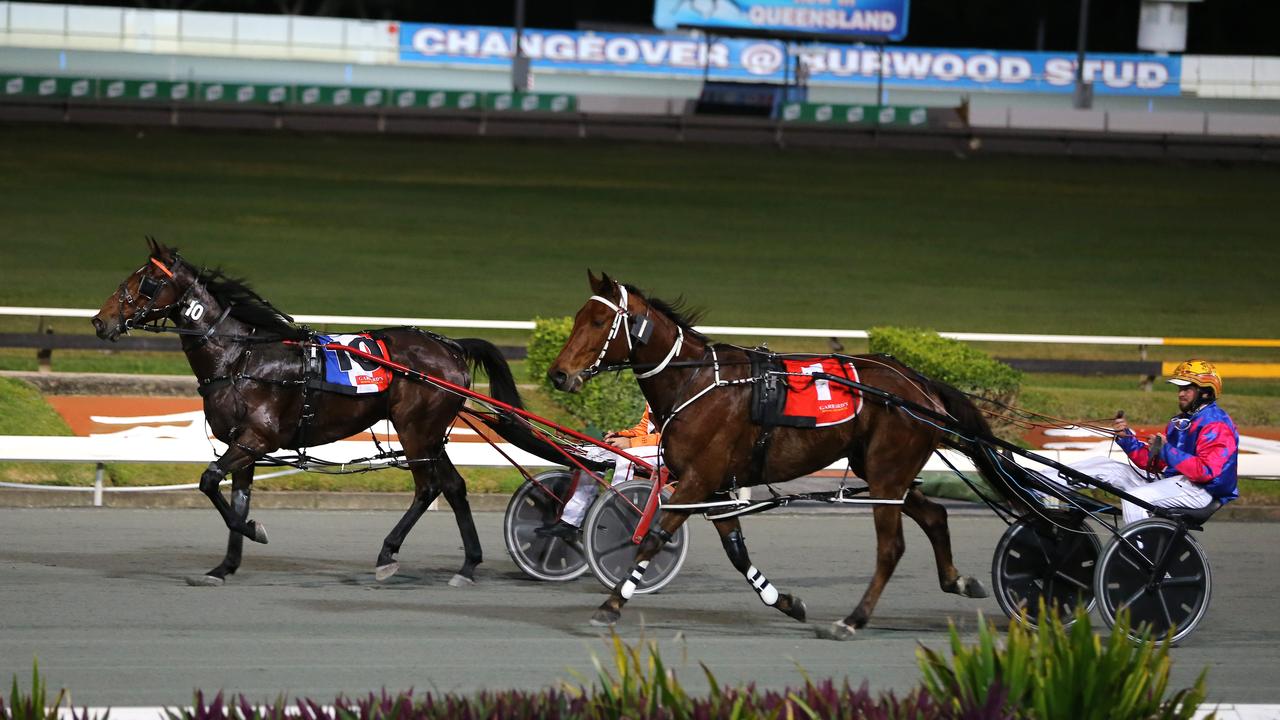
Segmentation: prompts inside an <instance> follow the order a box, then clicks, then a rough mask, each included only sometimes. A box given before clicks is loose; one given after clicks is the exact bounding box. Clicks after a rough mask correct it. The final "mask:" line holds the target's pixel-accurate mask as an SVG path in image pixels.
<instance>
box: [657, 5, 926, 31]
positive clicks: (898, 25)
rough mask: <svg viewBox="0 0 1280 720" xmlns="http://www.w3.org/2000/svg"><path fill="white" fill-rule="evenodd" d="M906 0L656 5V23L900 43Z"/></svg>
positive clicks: (672, 27) (670, 26) (667, 26)
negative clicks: (846, 36)
mask: <svg viewBox="0 0 1280 720" xmlns="http://www.w3.org/2000/svg"><path fill="white" fill-rule="evenodd" d="M907 6H908V0H655V2H654V3H653V24H654V26H655V27H659V28H663V29H664V30H675V29H676V28H677V27H679V26H681V25H684V26H693V27H704V28H725V29H726V30H727V31H729V30H732V29H734V28H738V29H744V30H756V31H770V32H787V33H818V34H823V35H851V36H858V37H865V38H877V39H879V38H883V39H885V40H901V39H903V38H904V37H906V36H907Z"/></svg>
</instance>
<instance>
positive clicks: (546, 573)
mask: <svg viewBox="0 0 1280 720" xmlns="http://www.w3.org/2000/svg"><path fill="white" fill-rule="evenodd" d="M535 481H536V482H535ZM588 481H589V480H588ZM539 484H541V486H542V487H539ZM572 486H573V474H572V473H571V472H570V471H568V470H563V469H561V470H548V471H547V472H544V473H540V474H538V475H535V476H534V477H533V480H526V481H525V482H524V484H523V485H521V486H520V487H519V488H517V489H516V491H515V494H513V495H512V496H511V501H510V502H509V503H507V514H506V516H505V517H503V519H502V537H503V540H505V541H506V544H507V553H508V554H509V555H511V559H512V560H513V561H515V564H516V565H517V566H518V567H519V568H520V570H521V572H523V573H524V574H525V575H528V576H529V577H531V578H533V579H535V580H547V581H551V582H561V581H565V580H573V579H575V578H578V577H581V576H582V574H583V573H585V572H586V571H587V559H586V557H584V556H583V554H582V546H581V544H579V543H576V542H568V541H565V540H562V539H560V538H556V537H539V536H538V535H535V534H534V532H533V531H534V530H536V529H537V528H539V527H542V526H543V525H547V524H550V523H554V522H555V521H556V520H558V519H560V510H561V508H563V507H564V501H566V500H568V499H569V495H570V494H571V492H570V490H571V488H572ZM543 488H545V489H543Z"/></svg>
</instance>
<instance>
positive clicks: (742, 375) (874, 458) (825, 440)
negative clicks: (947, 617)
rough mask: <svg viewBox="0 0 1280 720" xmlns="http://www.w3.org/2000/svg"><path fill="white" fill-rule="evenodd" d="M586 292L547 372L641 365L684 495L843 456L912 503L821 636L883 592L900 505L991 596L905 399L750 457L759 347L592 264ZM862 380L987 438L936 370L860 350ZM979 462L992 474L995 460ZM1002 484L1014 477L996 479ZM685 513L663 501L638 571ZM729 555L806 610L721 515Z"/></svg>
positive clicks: (955, 575) (861, 612) (886, 521)
mask: <svg viewBox="0 0 1280 720" xmlns="http://www.w3.org/2000/svg"><path fill="white" fill-rule="evenodd" d="M588 277H589V279H590V283H591V291H592V292H593V293H594V295H593V296H592V297H591V299H589V300H588V301H587V302H586V304H585V305H583V306H582V309H580V310H579V311H578V314H577V316H576V317H575V318H574V325H573V332H572V334H571V335H570V337H569V340H568V341H567V342H566V343H565V346H564V349H563V350H561V351H560V354H559V356H558V357H557V358H556V359H555V362H553V363H552V364H551V367H550V368H549V370H548V376H549V377H550V379H551V381H552V383H553V384H554V385H555V386H556V387H557V388H559V389H561V390H565V391H568V392H575V391H577V390H579V389H581V387H582V384H583V383H584V382H585V381H586V380H588V379H589V378H590V377H592V376H593V375H594V374H596V373H597V372H600V371H601V369H602V368H605V367H610V366H612V367H613V368H616V367H619V366H628V367H631V368H632V369H633V370H634V372H635V373H636V376H637V377H638V378H639V382H640V388H641V390H643V392H644V396H645V398H646V399H647V400H648V401H649V405H650V407H651V408H652V411H653V417H654V418H655V423H656V424H657V425H658V426H659V427H660V428H662V446H663V457H664V458H665V460H664V462H665V463H666V466H667V467H668V469H669V470H670V471H671V473H672V474H673V475H674V476H675V477H676V478H677V480H678V483H677V486H676V490H675V493H674V494H673V495H672V496H671V498H670V500H669V503H670V504H673V505H678V504H686V503H698V502H703V501H705V500H707V499H709V498H710V497H711V496H712V495H713V494H714V493H717V492H724V491H727V490H729V489H730V488H733V487H744V486H749V485H754V484H762V483H776V482H782V481H786V480H791V479H794V478H797V477H802V476H804V475H807V474H809V473H812V472H814V471H816V470H819V469H821V468H823V467H826V466H827V465H829V464H830V463H832V462H834V461H836V460H839V459H841V458H846V459H847V460H848V462H849V465H850V467H851V468H852V470H853V472H854V473H856V474H857V475H858V476H859V477H861V478H863V479H864V480H865V481H866V482H867V484H868V486H869V496H870V497H871V498H877V499H886V500H902V501H903V502H902V504H901V505H896V504H887V505H877V506H876V507H875V509H874V517H875V528H876V572H875V576H874V577H873V578H872V580H871V584H870V586H868V587H867V590H866V592H865V593H864V594H863V596H862V600H861V602H859V603H858V605H857V606H856V607H854V609H853V612H851V613H850V614H849V616H848V617H846V618H844V619H843V620H840V621H836V622H835V623H833V624H832V626H831V628H830V630H827V629H825V628H824V629H822V630H820V631H819V634H820V635H823V636H824V637H832V638H836V639H848V638H851V637H853V635H854V631H855V630H856V629H857V628H861V627H863V626H864V625H866V623H867V620H868V619H869V618H870V617H871V613H872V611H873V610H874V609H875V605H876V601H877V600H878V599H879V598H880V593H881V592H882V591H883V590H884V587H885V584H886V583H887V582H888V581H889V577H890V576H891V575H892V574H893V570H894V567H895V566H896V565H897V563H898V560H899V558H901V557H902V553H903V550H904V547H905V545H904V542H903V536H902V513H903V512H905V513H906V514H907V516H908V517H910V518H911V519H912V520H915V521H916V523H918V524H919V525H920V527H921V529H923V530H924V532H925V535H926V536H928V538H929V541H930V543H932V545H933V551H934V557H935V559H936V561H937V565H938V582H939V584H940V585H941V587H942V589H943V590H944V591H946V592H949V593H956V594H958V595H963V596H965V597H986V595H987V592H986V590H985V589H984V588H983V586H982V584H981V583H980V582H979V581H978V580H976V579H974V578H972V577H966V576H963V575H961V574H960V573H959V572H958V571H957V570H956V568H955V565H954V564H953V563H952V558H951V538H950V534H949V531H948V528H947V512H946V510H945V509H944V508H943V507H942V506H940V505H938V504H937V503H934V502H932V501H931V500H929V499H928V498H926V497H925V496H924V494H923V493H921V492H920V491H919V490H918V489H916V488H914V487H913V486H912V481H913V480H914V479H915V477H916V475H917V474H918V473H919V472H920V470H921V468H923V467H924V464H925V462H926V461H927V460H928V459H929V456H930V454H931V453H932V452H933V451H934V450H935V449H936V448H937V447H938V444H939V441H940V440H941V439H942V438H943V435H944V433H943V431H942V430H941V429H939V427H937V426H936V425H934V424H929V423H925V422H921V421H920V420H919V419H917V418H914V417H912V416H911V415H910V414H909V413H908V412H906V411H904V409H903V408H902V407H899V406H895V405H891V404H884V403H877V402H875V400H874V398H870V397H868V398H866V402H865V403H864V407H863V409H862V411H861V413H860V414H858V416H857V417H856V418H855V419H853V420H851V421H849V422H845V423H843V424H839V425H833V426H830V427H823V428H816V429H800V428H791V427H777V428H775V429H773V430H772V439H771V440H770V441H769V445H768V446H767V454H766V456H765V460H764V461H763V462H761V463H759V464H758V466H757V467H753V462H752V457H753V447H754V446H755V445H756V442H757V440H758V439H759V438H760V436H761V433H762V432H763V428H762V427H761V426H759V425H756V424H753V423H752V421H751V417H750V403H751V387H750V382H743V381H747V380H748V379H749V378H751V377H752V375H751V373H752V370H751V363H750V353H751V352H752V351H749V350H745V349H743V348H738V347H734V346H729V345H719V344H716V345H713V344H712V343H711V342H710V341H709V340H708V339H707V338H706V337H705V336H703V335H702V334H700V333H698V332H697V331H695V330H694V329H693V322H694V318H690V317H686V316H685V315H683V314H681V312H680V310H679V308H678V307H673V306H672V305H669V304H667V303H664V302H662V301H661V300H658V299H656V298H646V297H645V296H644V295H642V294H641V293H640V292H639V291H637V290H636V289H635V288H634V287H632V286H630V285H622V284H620V283H617V282H615V281H613V280H611V279H610V278H609V276H608V275H605V276H603V277H601V278H596V277H595V275H594V274H591V273H588ZM849 360H851V361H852V362H853V363H854V364H855V365H856V367H857V368H858V371H859V374H860V375H861V378H862V382H863V383H865V384H866V385H869V386H874V387H876V388H879V389H881V390H884V391H887V392H889V393H892V394H894V395H897V396H899V397H901V398H904V399H906V400H908V401H911V402H914V403H917V404H919V405H921V406H924V407H926V408H934V409H936V411H937V412H939V413H943V414H945V415H949V416H950V417H951V418H953V419H954V421H955V422H954V423H953V427H957V428H962V429H964V430H965V431H966V432H969V433H972V436H981V437H989V436H990V429H989V428H988V426H987V423H986V421H985V420H984V419H983V417H982V415H981V413H980V412H979V411H978V409H977V408H976V407H975V406H974V405H973V404H972V403H971V402H970V401H969V399H968V398H966V397H965V396H964V395H963V394H962V393H960V392H959V391H958V390H956V389H955V388H952V387H950V386H948V385H945V384H943V383H940V382H936V381H933V380H929V379H927V378H924V377H923V376H921V375H919V374H918V373H916V372H914V371H912V370H911V369H909V368H907V367H906V366H904V365H902V364H900V363H898V362H896V361H894V360H893V359H891V358H888V357H886V356H857V357H854V358H849ZM983 465H984V463H982V462H979V466H980V467H979V469H980V470H981V471H983V474H984V475H987V473H988V472H990V470H991V469H992V468H991V467H990V466H989V465H987V467H983ZM992 484H993V485H994V486H996V487H1002V486H1003V483H994V482H993V483H992ZM686 519H688V513H687V512H684V513H682V512H679V511H666V512H664V513H663V514H662V519H661V522H660V523H659V526H658V527H656V528H654V529H653V530H651V531H650V532H649V534H648V535H647V536H646V537H645V539H644V541H643V542H641V544H640V545H639V547H638V550H637V552H636V565H635V568H634V570H633V573H632V578H637V579H638V578H640V577H642V576H643V573H644V569H645V567H646V566H647V565H648V562H649V558H651V557H652V556H653V555H654V554H655V553H656V552H657V551H658V549H659V548H660V547H661V546H662V544H663V543H664V542H665V539H666V538H669V537H670V536H671V533H672V532H674V531H675V530H676V529H677V528H678V527H679V526H680V524H681V523H683V522H684V521H685V520H686ZM714 523H715V527H716V530H717V531H718V532H719V533H720V540H721V542H722V543H723V545H724V549H725V552H726V553H727V554H728V556H729V561H730V562H732V563H733V566H734V567H735V568H737V570H738V571H739V572H741V573H742V574H743V575H745V576H746V579H747V581H748V582H749V583H750V584H751V586H752V587H753V588H754V589H755V591H756V592H757V594H758V595H759V596H760V599H761V600H762V601H763V602H764V603H765V604H766V605H769V606H772V607H775V608H777V609H778V610H780V611H782V612H783V613H785V614H786V615H788V616H790V617H792V618H795V619H796V620H800V621H804V619H805V606H804V603H803V602H802V601H801V600H800V599H799V598H798V597H795V596H793V595H789V594H786V593H779V592H778V591H777V590H776V589H775V588H774V587H773V585H772V584H770V583H769V581H768V580H766V579H765V577H764V575H763V574H762V573H761V572H760V571H759V570H758V569H757V568H756V567H755V566H754V565H752V563H751V559H750V557H749V556H748V555H747V547H746V544H745V542H744V540H743V535H742V530H741V527H740V526H739V523H738V520H737V518H730V519H723V520H716V521H714ZM634 590H635V583H634V581H633V580H632V579H627V580H624V581H623V582H621V583H619V584H618V586H617V587H616V588H614V590H613V592H612V594H610V595H609V598H608V599H607V600H605V602H604V604H602V605H601V606H600V608H599V609H598V610H596V612H595V614H594V615H593V617H592V624H595V625H612V624H614V623H615V622H617V620H618V619H619V618H620V617H621V612H622V606H623V605H624V604H625V603H626V602H627V600H628V599H629V598H630V597H631V596H632V594H633V593H634Z"/></svg>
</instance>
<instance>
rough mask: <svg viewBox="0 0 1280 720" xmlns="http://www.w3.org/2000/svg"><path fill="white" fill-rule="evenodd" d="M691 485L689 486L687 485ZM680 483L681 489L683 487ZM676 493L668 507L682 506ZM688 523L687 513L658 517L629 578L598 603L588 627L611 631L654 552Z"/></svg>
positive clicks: (639, 548)
mask: <svg viewBox="0 0 1280 720" xmlns="http://www.w3.org/2000/svg"><path fill="white" fill-rule="evenodd" d="M690 485H692V483H690ZM683 486H684V485H683V483H682V487H683ZM679 495H680V491H679V490H677V491H676V493H675V495H672V496H671V501H670V502H672V503H678V502H685V501H684V500H678V499H677V498H678V497H679ZM688 519H689V515H688V514H687V513H680V512H666V513H663V514H662V520H661V521H659V522H658V527H656V528H653V527H651V528H649V532H648V533H646V534H645V536H644V539H643V540H641V541H640V546H639V547H638V548H637V549H636V562H635V565H632V566H631V573H630V575H629V576H628V577H627V578H626V579H625V580H623V581H622V582H620V583H618V585H617V586H616V587H614V589H613V592H612V593H610V594H609V597H608V598H607V599H606V600H605V601H604V602H603V603H601V605H600V607H598V608H596V611H595V613H594V614H592V616H591V624H592V625H595V626H596V627H613V626H614V625H615V624H617V622H618V620H619V619H620V618H621V617H622V606H623V605H626V604H627V601H628V600H630V599H631V596H632V595H635V593H636V585H637V584H639V582H640V580H641V579H642V578H643V577H644V571H645V569H646V568H648V567H649V560H650V559H652V558H653V556H654V555H657V554H658V551H659V550H661V549H662V546H663V545H666V544H667V542H668V541H669V540H671V536H672V535H674V534H675V531H676V530H679V529H680V526H681V525H683V524H684V521H685V520H688Z"/></svg>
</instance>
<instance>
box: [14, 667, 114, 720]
mask: <svg viewBox="0 0 1280 720" xmlns="http://www.w3.org/2000/svg"><path fill="white" fill-rule="evenodd" d="M66 699H67V690H66V688H63V689H61V690H59V691H58V697H57V698H55V699H54V701H53V704H52V705H50V704H49V688H48V686H46V685H45V684H44V680H43V679H42V678H41V677H40V665H39V663H37V662H36V661H34V660H33V661H32V662H31V692H29V693H25V694H24V693H23V692H22V690H21V688H19V687H18V676H17V675H14V676H13V690H12V691H11V692H10V693H9V704H8V705H6V704H5V700H4V696H3V695H0V720H58V708H60V707H61V706H62V703H63V702H64V701H66ZM66 720H107V715H102V716H96V715H90V714H89V711H88V710H87V709H81V710H79V711H77V710H76V709H75V708H68V714H67V715H66Z"/></svg>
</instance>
